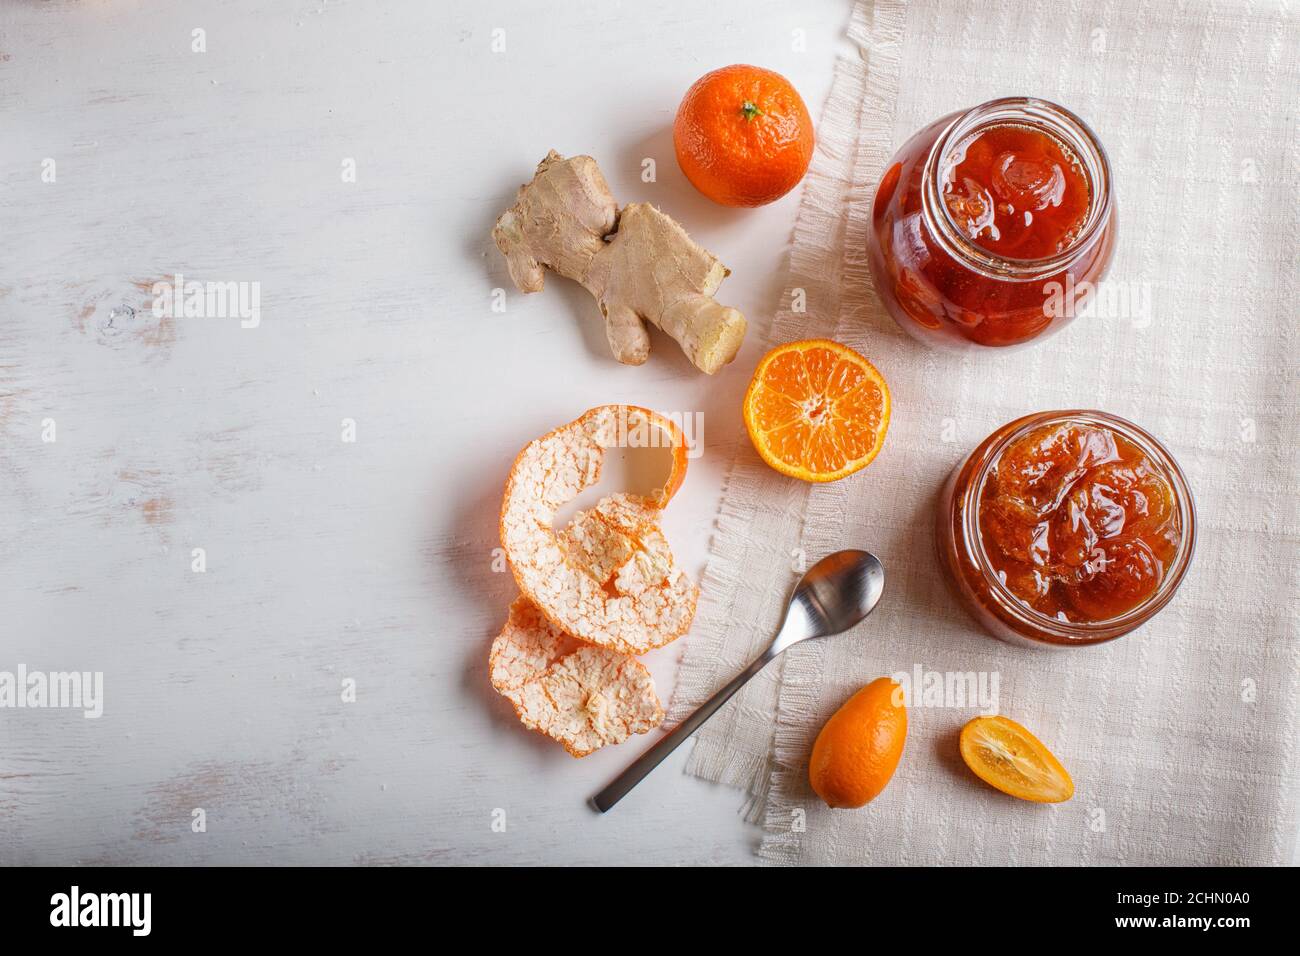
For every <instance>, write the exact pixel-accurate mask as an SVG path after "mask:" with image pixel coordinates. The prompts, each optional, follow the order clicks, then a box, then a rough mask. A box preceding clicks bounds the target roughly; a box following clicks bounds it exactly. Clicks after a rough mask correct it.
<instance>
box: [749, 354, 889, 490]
mask: <svg viewBox="0 0 1300 956" xmlns="http://www.w3.org/2000/svg"><path fill="white" fill-rule="evenodd" d="M744 417H745V427H746V428H747V429H748V430H749V438H750V440H751V441H752V442H753V443H754V448H755V449H756V450H757V451H758V453H759V455H760V456H761V457H762V459H763V460H764V461H765V462H767V463H768V464H769V465H771V466H772V467H773V468H775V469H776V470H777V471H779V472H781V473H782V474H784V475H789V476H791V477H792V478H801V479H803V480H804V481H818V482H821V481H835V480H837V479H839V478H843V477H845V476H846V475H851V474H853V473H854V472H855V471H858V470H859V469H862V468H865V467H866V466H867V465H869V464H870V463H871V461H872V459H874V458H875V457H876V455H877V454H879V452H880V446H881V445H882V444H883V443H884V440H885V431H886V429H888V428H889V386H888V385H886V384H885V380H884V378H883V377H882V376H881V374H880V373H879V372H878V371H876V367H875V366H874V365H872V364H871V363H870V362H868V361H867V360H866V359H865V358H863V357H862V356H861V355H859V354H858V353H857V352H855V351H853V349H851V348H849V347H848V346H846V345H841V344H840V343H838V342H832V341H830V340H829V339H807V340H805V341H802V342H790V343H787V344H786V345H778V346H777V347H776V348H774V349H772V351H770V352H768V353H767V355H765V356H763V359H762V361H760V362H759V363H758V368H756V369H755V370H754V377H753V379H752V380H751V381H750V383H749V390H748V391H747V392H746V393H745V404H744Z"/></svg>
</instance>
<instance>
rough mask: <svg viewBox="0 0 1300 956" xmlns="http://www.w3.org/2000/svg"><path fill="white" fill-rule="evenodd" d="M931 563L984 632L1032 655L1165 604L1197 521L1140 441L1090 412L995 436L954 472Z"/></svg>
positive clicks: (1131, 430)
mask: <svg viewBox="0 0 1300 956" xmlns="http://www.w3.org/2000/svg"><path fill="white" fill-rule="evenodd" d="M935 535H936V538H935V540H936V544H937V546H938V552H939V563H940V566H941V567H942V568H943V571H944V574H945V576H946V577H947V578H948V580H949V583H950V584H951V585H952V587H953V590H954V592H955V594H956V595H957V598H958V600H959V601H960V602H961V603H962V605H963V606H964V607H965V608H966V610H967V611H969V612H970V614H971V615H972V616H973V617H974V618H975V619H976V620H977V621H979V622H980V623H981V624H982V625H983V626H984V627H985V628H986V629H987V630H988V631H989V632H991V633H992V634H994V635H995V636H997V637H1001V638H1003V639H1005V640H1008V641H1012V642H1013V643H1020V644H1031V645H1036V646H1043V645H1057V646H1071V645H1080V644H1098V643H1101V642H1102V641H1109V640H1111V639H1113V638H1116V637H1119V636H1121V635H1123V634H1127V633H1128V632H1129V631H1132V630H1133V629H1135V628H1137V627H1139V626H1141V625H1142V624H1144V623H1146V621H1148V620H1150V619H1151V617H1152V616H1154V615H1155V614H1156V612H1158V611H1159V610H1160V609H1161V608H1163V607H1164V606H1165V605H1166V604H1168V603H1169V600H1170V598H1172V597H1173V596H1174V591H1175V590H1177V588H1178V585H1179V583H1180V582H1181V581H1182V579H1183V575H1184V574H1185V573H1186V571H1187V568H1188V566H1189V564H1190V563H1191V560H1192V551H1193V549H1194V547H1195V543H1196V512H1195V509H1194V507H1193V504H1192V494H1191V491H1190V489H1189V488H1188V486H1187V480H1186V478H1184V476H1183V473H1182V471H1181V469H1179V467H1178V463H1177V462H1175V461H1174V459H1173V457H1172V456H1171V455H1170V454H1169V452H1168V451H1167V450H1166V449H1165V447H1164V446H1163V445H1161V444H1160V442H1158V441H1157V440H1156V439H1155V438H1153V437H1152V436H1151V435H1150V434H1148V433H1147V432H1145V431H1143V430H1142V429H1141V428H1139V427H1138V426H1136V425H1134V424H1132V423H1131V422H1127V421H1125V420H1124V419H1122V418H1117V417H1115V416H1114V415H1108V414H1106V413H1105V412H1096V411H1057V412H1040V413H1038V414H1036V415H1029V416H1027V417H1025V418H1021V419H1018V420H1016V421H1014V422H1011V423H1010V424H1007V425H1003V426H1002V427H1001V428H999V429H998V430H997V431H995V432H994V433H993V434H992V435H990V436H989V437H988V438H986V439H984V441H983V442H981V443H980V445H979V446H978V447H977V448H976V449H975V450H974V451H973V452H971V454H970V455H969V456H968V457H967V458H966V460H965V461H964V462H962V463H961V464H960V465H958V466H957V468H955V469H954V470H953V473H952V474H951V475H950V476H949V478H948V481H947V483H946V484H945V486H944V489H943V491H942V493H941V495H940V499H939V511H938V515H937V520H936V524H935Z"/></svg>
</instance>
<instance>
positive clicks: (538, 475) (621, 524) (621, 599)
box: [500, 405, 699, 654]
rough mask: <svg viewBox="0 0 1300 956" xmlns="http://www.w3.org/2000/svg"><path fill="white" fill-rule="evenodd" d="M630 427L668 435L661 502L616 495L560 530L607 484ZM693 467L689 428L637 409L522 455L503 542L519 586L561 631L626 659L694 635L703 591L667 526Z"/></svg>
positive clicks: (622, 408) (607, 412)
mask: <svg viewBox="0 0 1300 956" xmlns="http://www.w3.org/2000/svg"><path fill="white" fill-rule="evenodd" d="M631 429H637V430H638V432H640V431H650V432H653V433H656V434H658V435H660V436H662V439H660V440H666V441H667V442H668V443H669V447H670V448H671V450H672V469H671V473H670V475H669V477H668V480H667V481H666V482H665V485H664V488H663V489H662V490H661V492H660V493H659V495H658V496H657V497H656V498H654V499H650V498H645V497H641V496H636V495H611V496H609V497H607V498H604V499H602V500H601V501H600V502H599V503H598V504H597V505H596V506H595V507H594V508H593V509H591V510H590V511H588V512H585V513H580V515H579V516H578V517H576V518H575V519H574V522H573V523H572V524H571V525H570V527H569V528H568V529H566V530H564V531H560V532H557V531H556V530H555V529H554V526H553V525H554V521H555V516H556V513H557V512H558V511H559V509H560V508H562V507H563V506H564V505H566V504H567V503H568V502H570V501H572V500H574V499H575V498H576V497H577V496H578V495H579V494H581V493H582V492H583V491H584V490H585V489H586V488H588V487H590V486H591V485H593V484H595V483H596V482H597V481H598V480H599V477H600V469H601V464H602V462H603V460H604V456H605V452H606V450H607V449H608V448H610V447H613V446H614V445H615V444H617V443H618V442H619V441H620V436H622V435H625V434H630V430H631ZM685 470H686V443H685V437H684V436H683V435H682V433H681V430H680V429H679V428H677V426H676V425H674V424H673V423H672V422H671V421H669V420H668V419H665V418H663V417H662V416H659V415H656V414H655V413H654V412H651V411H649V410H647V409H644V408H638V407H636V406H630V405H602V406H598V407H597V408H593V409H591V410H590V411H588V412H586V413H585V414H584V415H582V416H581V417H579V418H578V419H576V420H575V421H572V422H570V423H569V424H567V425H564V426H561V427H560V428H557V429H555V430H554V431H552V432H550V433H548V434H547V435H544V436H543V437H542V438H539V439H537V440H536V441H533V442H530V443H529V444H528V445H527V446H526V447H525V448H524V450H523V451H521V452H520V453H519V456H518V457H517V458H516V459H515V464H514V467H513V468H511V471H510V477H509V478H508V479H507V481H506V492H505V496H504V500H503V501H502V506H501V519H500V531H501V543H502V546H503V548H504V551H505V555H506V561H507V563H508V564H509V565H510V568H511V571H512V572H513V573H514V576H515V581H516V582H517V583H518V585H519V589H520V590H521V591H522V592H523V593H524V595H525V596H526V597H528V598H529V599H530V600H531V601H532V602H533V603H534V604H536V605H537V607H538V609H539V610H540V611H541V613H542V614H543V615H544V616H545V617H546V618H547V619H548V620H549V621H550V623H551V624H552V625H553V626H555V627H557V628H559V629H560V630H562V631H564V632H565V633H567V634H570V635H572V636H574V637H576V638H579V639H580V640H583V641H586V642H588V643H591V644H596V645H599V646H601V647H606V648H609V649H611V650H615V651H619V652H620V653H625V654H641V653H644V652H646V651H648V650H651V649H653V648H656V647H662V646H663V645H664V644H667V643H669V642H670V641H673V640H676V639H677V638H678V637H680V636H681V635H682V634H684V633H686V630H687V629H688V628H689V627H690V625H691V621H692V619H693V618H694V615H695V607H696V603H697V601H698V598H699V590H698V588H697V587H696V586H695V584H694V583H692V582H691V581H690V579H689V578H688V577H687V576H686V574H685V573H684V572H683V571H682V570H681V569H680V568H679V567H677V565H676V563H675V561H674V559H673V556H672V552H671V551H670V550H669V548H668V543H667V541H666V540H665V539H664V537H663V534H662V532H661V531H660V530H659V525H658V520H659V511H660V509H662V508H663V506H664V505H666V504H667V503H668V501H669V499H670V498H671V497H672V495H673V494H674V493H675V492H676V490H677V488H678V487H680V485H681V482H682V478H683V477H684V475H685Z"/></svg>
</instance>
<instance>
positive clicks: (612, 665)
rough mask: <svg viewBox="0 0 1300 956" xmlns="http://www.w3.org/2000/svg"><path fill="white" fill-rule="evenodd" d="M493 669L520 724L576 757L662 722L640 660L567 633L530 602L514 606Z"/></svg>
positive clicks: (491, 659) (497, 687)
mask: <svg viewBox="0 0 1300 956" xmlns="http://www.w3.org/2000/svg"><path fill="white" fill-rule="evenodd" d="M488 672H489V675H490V678H491V681H492V686H493V688H495V690H496V691H497V693H499V694H500V695H501V696H502V697H505V698H506V699H507V700H509V701H510V703H511V704H513V705H514V709H515V714H516V715H517V716H518V718H519V721H520V723H522V724H523V725H524V726H525V727H527V728H528V729H529V730H533V731H536V732H537V733H540V734H544V735H546V736H548V737H551V738H552V739H554V740H556V741H558V742H559V743H561V744H562V745H563V746H564V749H565V750H567V751H568V752H569V753H570V754H571V755H572V756H574V757H585V756H587V755H588V754H590V753H592V752H593V751H595V750H598V749H600V748H601V747H603V746H605V745H606V744H617V743H622V742H623V741H624V740H626V739H627V738H628V737H630V736H631V735H632V734H643V733H646V732H647V731H649V730H651V729H653V728H654V727H657V726H659V724H660V723H661V722H662V721H663V718H664V711H663V707H662V706H661V705H660V703H659V698H658V697H657V696H655V690H654V681H653V679H652V678H651V676H650V672H649V671H648V670H647V669H646V668H645V666H644V665H643V664H642V663H641V662H640V661H638V660H636V659H635V658H633V657H629V656H627V655H625V654H619V653H618V652H616V651H611V650H608V649H606V648H603V647H594V646H592V645H590V644H583V643H582V642H581V641H578V640H577V639H575V638H573V637H571V636H570V635H568V634H565V633H563V632H562V631H560V630H558V629H557V628H555V627H554V626H553V625H552V624H551V623H550V622H549V621H548V620H546V618H545V617H544V616H543V615H542V614H541V612H540V611H539V610H538V609H537V606H536V605H534V604H533V603H532V602H531V601H529V600H528V599H527V598H526V597H522V596H520V597H518V598H516V599H515V601H514V603H513V604H511V605H510V615H509V618H508V619H507V620H506V624H505V627H503V628H502V630H501V633H500V634H499V635H498V636H497V638H496V640H494V641H493V642H492V650H491V653H490V656H489V659H488Z"/></svg>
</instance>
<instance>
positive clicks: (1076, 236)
mask: <svg viewBox="0 0 1300 956" xmlns="http://www.w3.org/2000/svg"><path fill="white" fill-rule="evenodd" d="M1110 183H1111V179H1110V166H1109V164H1108V163H1107V160H1106V152H1105V150H1103V149H1102V147H1101V143H1099V142H1098V141H1097V137H1096V135H1095V134H1094V133H1093V132H1092V130H1091V129H1089V128H1088V126H1087V125H1086V124H1085V123H1084V122H1083V120H1081V119H1079V118H1078V117H1077V116H1075V115H1074V114H1073V113H1071V112H1069V111H1068V110H1066V109H1063V108H1062V107H1060V106H1056V105H1055V104H1052V103H1048V102H1047V101H1045V100H1038V99H1032V98H1029V97H1009V98H1006V99H1000V100H993V101H991V102H988V103H985V104H983V105H982V106H977V107H975V108H974V109H971V110H967V111H966V112H964V113H953V114H951V115H949V116H945V117H943V118H942V119H940V120H937V121H936V122H934V123H931V124H930V125H929V126H927V127H926V128H925V129H923V130H921V131H920V132H919V133H917V134H916V135H915V136H913V137H912V138H911V139H909V140H908V141H907V142H906V143H904V144H903V147H902V148H901V149H900V150H899V151H898V152H897V154H895V156H894V158H893V159H892V160H891V161H890V164H889V166H888V167H887V168H886V170H885V174H884V176H883V177H882V178H881V181H880V186H879V187H878V188H877V190H876V198H875V203H874V204H873V206H872V210H871V230H870V232H869V236H868V241H867V254H868V259H869V261H870V264H871V273H872V276H873V277H874V279H875V284H876V290H877V292H878V293H879V294H880V297H881V299H882V300H883V301H884V303H885V307H886V308H887V309H888V310H889V313H890V315H892V316H893V317H894V321H896V322H897V323H898V324H899V325H900V326H902V327H903V329H904V330H906V331H907V332H910V333H911V334H912V335H913V336H915V337H916V338H918V339H920V340H921V341H922V342H925V343H927V344H929V345H937V346H947V347H950V348H958V349H974V348H979V347H981V346H988V347H1007V346H1016V345H1023V344H1025V343H1027V342H1030V341H1033V340H1034V339H1036V338H1039V337H1040V336H1043V335H1045V334H1047V333H1049V332H1054V331H1056V330H1058V329H1060V328H1062V327H1063V326H1065V325H1066V324H1067V323H1069V321H1070V320H1071V319H1073V318H1074V316H1075V312H1076V311H1077V308H1081V307H1083V304H1084V303H1081V302H1079V299H1080V297H1081V296H1082V295H1084V294H1085V290H1088V289H1090V288H1091V287H1092V285H1093V284H1095V283H1097V282H1100V281H1101V279H1102V277H1103V275H1104V274H1105V272H1106V268H1107V267H1108V266H1109V265H1110V260H1111V255H1112V253H1113V252H1114V249H1115V203H1114V200H1113V198H1112V196H1111V185H1110Z"/></svg>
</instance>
